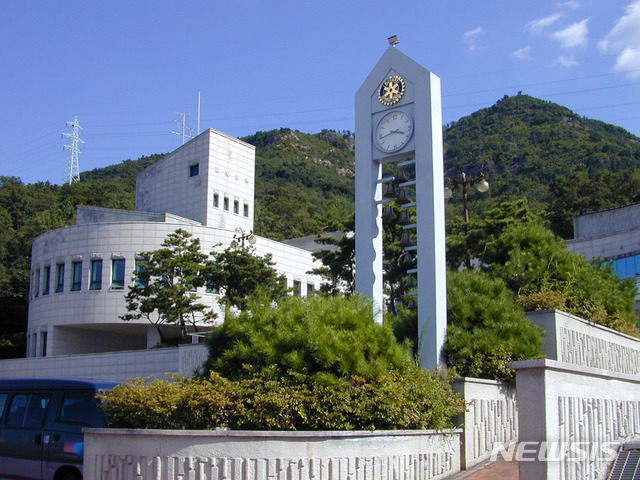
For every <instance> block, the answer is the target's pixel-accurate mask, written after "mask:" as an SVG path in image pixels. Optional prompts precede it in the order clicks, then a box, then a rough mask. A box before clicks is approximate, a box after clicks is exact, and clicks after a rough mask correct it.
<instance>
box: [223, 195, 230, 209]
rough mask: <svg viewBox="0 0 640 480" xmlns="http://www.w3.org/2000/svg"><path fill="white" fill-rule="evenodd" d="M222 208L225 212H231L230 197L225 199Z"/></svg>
mask: <svg viewBox="0 0 640 480" xmlns="http://www.w3.org/2000/svg"><path fill="white" fill-rule="evenodd" d="M222 208H224V209H225V210H229V197H224V200H223V203H222Z"/></svg>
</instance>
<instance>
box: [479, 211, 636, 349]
mask: <svg viewBox="0 0 640 480" xmlns="http://www.w3.org/2000/svg"><path fill="white" fill-rule="evenodd" d="M484 260H485V262H486V267H485V269H486V271H487V272H488V273H489V274H490V275H492V276H494V277H497V278H500V279H502V280H503V281H504V282H505V283H506V284H507V285H508V287H509V288H510V289H511V290H512V291H513V292H514V293H515V294H516V295H517V298H518V301H519V302H520V303H521V304H523V305H524V306H525V307H526V308H527V309H528V310H540V309H549V308H557V309H561V310H564V311H566V312H569V313H573V314H575V315H578V316H580V317H582V318H585V319H587V320H591V321H593V322H595V323H599V324H601V325H604V326H607V327H610V328H615V329H617V330H620V331H622V332H624V333H627V334H631V335H636V336H638V330H637V328H636V326H635V325H636V322H637V317H636V315H635V296H636V288H635V284H634V282H633V279H626V280H621V279H620V277H618V276H616V275H615V274H614V273H613V269H612V268H610V267H608V266H607V265H599V264H595V265H594V264H591V263H589V262H588V261H587V259H586V258H584V257H583V256H581V255H576V254H574V253H573V252H571V251H570V250H569V249H568V248H567V245H566V242H565V241H564V240H562V239H560V238H559V237H557V236H556V235H554V233H553V232H552V231H551V230H549V229H547V228H545V227H543V226H541V225H535V224H532V223H524V224H513V225H511V226H509V227H507V228H505V229H504V231H503V232H502V233H501V234H500V235H499V236H498V237H497V238H496V239H495V240H493V241H492V242H490V243H488V244H487V249H486V253H485V256H484Z"/></svg>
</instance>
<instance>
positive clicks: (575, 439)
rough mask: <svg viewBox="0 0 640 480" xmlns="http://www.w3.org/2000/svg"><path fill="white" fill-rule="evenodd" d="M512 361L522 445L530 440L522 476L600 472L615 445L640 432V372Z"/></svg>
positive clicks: (546, 478) (567, 477)
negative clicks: (621, 371)
mask: <svg viewBox="0 0 640 480" xmlns="http://www.w3.org/2000/svg"><path fill="white" fill-rule="evenodd" d="M512 366H513V368H515V369H516V371H517V372H516V384H517V385H518V390H517V399H518V407H519V413H518V422H519V429H520V446H523V445H530V448H529V449H528V452H529V454H528V455H527V456H526V457H525V456H524V455H523V457H525V458H521V459H520V462H519V463H520V478H522V479H523V480H582V479H598V478H604V477H603V476H604V475H605V474H606V472H607V470H608V468H609V466H610V464H611V460H612V458H611V454H612V453H614V452H615V449H616V448H617V446H618V445H619V444H620V443H621V442H623V441H626V440H631V439H636V438H640V377H638V376H636V375H627V374H622V373H614V372H611V371H607V370H602V369H595V368H590V367H582V366H576V365H571V364H567V363H562V362H557V361H554V360H529V361H524V362H515V363H513V364H512ZM528 442H532V443H531V444H529V443H528Z"/></svg>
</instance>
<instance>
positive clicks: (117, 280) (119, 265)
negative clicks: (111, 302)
mask: <svg viewBox="0 0 640 480" xmlns="http://www.w3.org/2000/svg"><path fill="white" fill-rule="evenodd" d="M111 288H115V289H117V290H120V289H123V288H124V259H123V258H114V259H113V260H112V261H111Z"/></svg>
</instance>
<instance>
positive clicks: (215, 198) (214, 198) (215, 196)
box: [213, 193, 220, 208]
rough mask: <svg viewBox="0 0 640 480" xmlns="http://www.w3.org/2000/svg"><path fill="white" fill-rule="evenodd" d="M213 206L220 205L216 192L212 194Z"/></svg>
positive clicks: (217, 206)
mask: <svg viewBox="0 0 640 480" xmlns="http://www.w3.org/2000/svg"><path fill="white" fill-rule="evenodd" d="M213 206H214V207H216V208H219V207H220V195H218V194H217V193H214V194H213Z"/></svg>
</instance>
